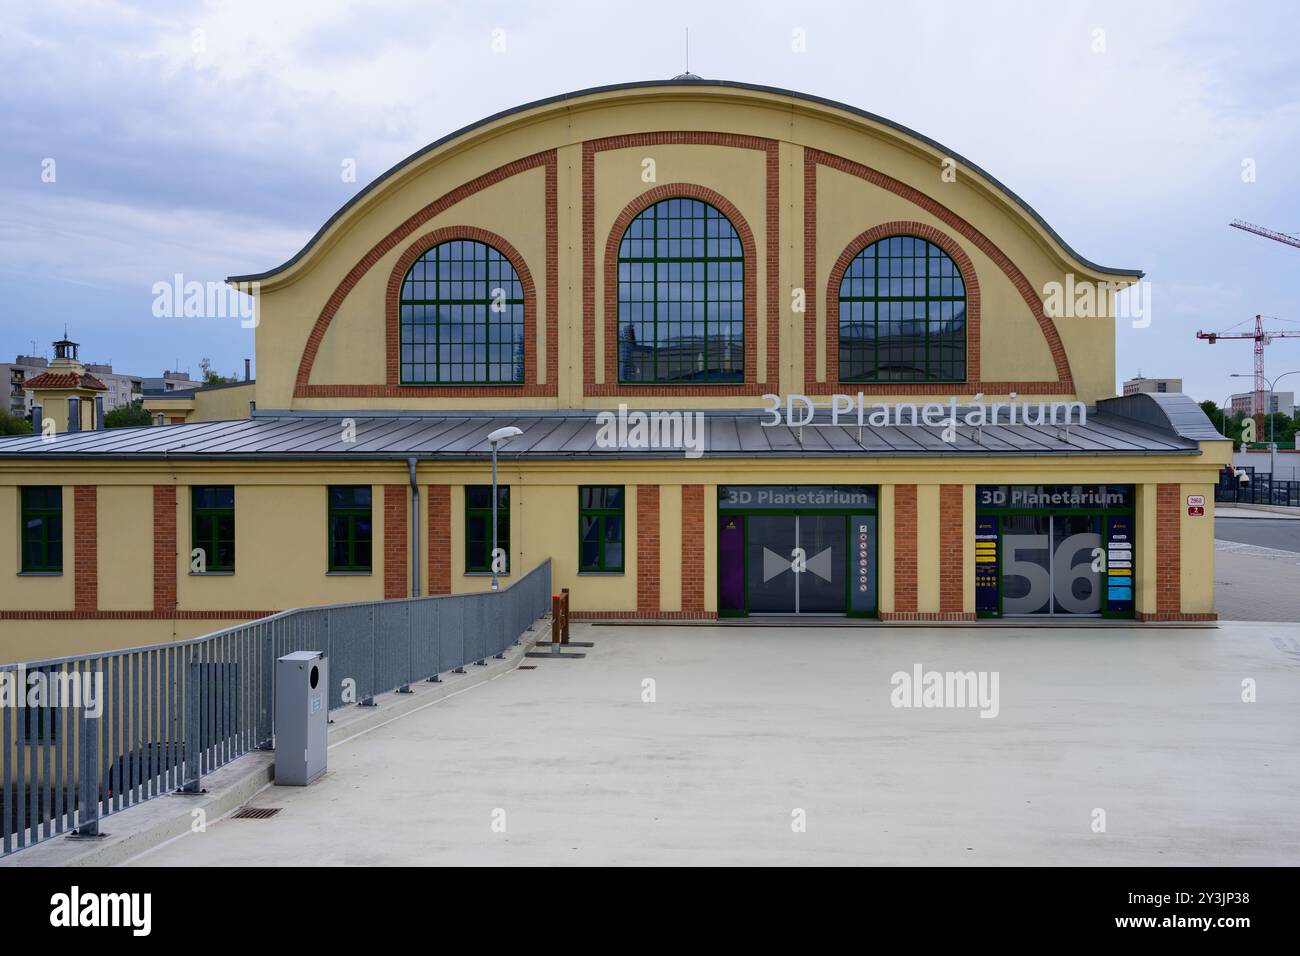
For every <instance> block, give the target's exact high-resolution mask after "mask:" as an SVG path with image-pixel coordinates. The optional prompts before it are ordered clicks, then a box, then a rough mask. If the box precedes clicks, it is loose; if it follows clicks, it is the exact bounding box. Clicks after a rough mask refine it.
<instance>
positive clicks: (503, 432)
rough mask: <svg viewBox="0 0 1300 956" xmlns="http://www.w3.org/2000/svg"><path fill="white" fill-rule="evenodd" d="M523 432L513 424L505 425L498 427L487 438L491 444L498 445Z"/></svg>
mask: <svg viewBox="0 0 1300 956" xmlns="http://www.w3.org/2000/svg"><path fill="white" fill-rule="evenodd" d="M522 434H523V431H522V430H521V429H518V428H515V426H514V425H507V426H506V427H505V428H498V429H497V430H496V431H494V432H493V433H492V434H490V435H488V437H487V440H488V441H489V442H491V443H492V444H493V445H499V444H501V443H503V442H508V441H509V440H510V439H512V438H518V437H519V436H520V435H522Z"/></svg>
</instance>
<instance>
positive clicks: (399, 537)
mask: <svg viewBox="0 0 1300 956" xmlns="http://www.w3.org/2000/svg"><path fill="white" fill-rule="evenodd" d="M409 493H410V485H384V599H385V600H388V599H389V598H404V597H409V596H410V593H411V589H410V586H409V585H408V583H407V576H406V549H407V547H408V546H409V542H408V541H407V535H406V496H407V495H408V494H409Z"/></svg>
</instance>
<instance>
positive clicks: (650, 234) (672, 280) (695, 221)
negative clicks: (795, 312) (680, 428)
mask: <svg viewBox="0 0 1300 956" xmlns="http://www.w3.org/2000/svg"><path fill="white" fill-rule="evenodd" d="M744 279H745V258H744V250H743V248H742V247H741V243H740V237H739V235H738V234H737V233H736V230H735V227H733V226H732V225H731V222H730V221H729V220H728V219H727V218H726V216H724V215H723V214H722V213H721V212H719V211H718V210H717V209H715V208H714V207H713V206H710V205H709V204H707V203H704V202H701V201H700V200H697V199H665V200H662V201H661V202H657V203H655V204H654V205H653V206H650V207H648V208H647V209H645V210H643V211H642V212H641V213H640V214H638V215H637V217H636V218H635V219H633V220H632V222H631V224H629V226H628V228H627V231H626V232H625V233H624V234H623V239H622V241H621V242H620V244H619V252H618V336H619V343H618V345H619V356H618V360H619V373H618V375H619V381H620V382H630V383H635V382H676V383H681V382H710V383H712V382H743V381H744V379H745V354H744V353H745V347H744V337H745V321H744V319H745V316H744V311H745V309H744V306H745V281H744Z"/></svg>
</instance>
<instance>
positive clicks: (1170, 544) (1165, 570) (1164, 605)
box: [1156, 484, 1183, 615]
mask: <svg viewBox="0 0 1300 956" xmlns="http://www.w3.org/2000/svg"><path fill="white" fill-rule="evenodd" d="M1181 495H1182V486H1181V485H1177V484H1160V485H1157V486H1156V614H1160V615H1165V614H1179V613H1181V611H1182V606H1183V595H1182V569H1183V553H1182V504H1181V500H1180V499H1181Z"/></svg>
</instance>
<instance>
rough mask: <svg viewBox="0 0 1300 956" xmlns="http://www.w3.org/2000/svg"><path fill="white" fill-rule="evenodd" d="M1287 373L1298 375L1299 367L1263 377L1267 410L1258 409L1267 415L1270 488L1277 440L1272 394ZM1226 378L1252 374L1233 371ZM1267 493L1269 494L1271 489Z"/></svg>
mask: <svg viewBox="0 0 1300 956" xmlns="http://www.w3.org/2000/svg"><path fill="white" fill-rule="evenodd" d="M1288 375H1300V369H1295V370H1293V371H1290V372H1283V373H1282V374H1281V375H1279V376H1277V378H1275V379H1273V380H1272V381H1271V382H1270V381H1269V380H1268V379H1267V378H1266V379H1264V381H1265V382H1268V404H1267V408H1268V410H1267V411H1264V410H1263V409H1260V411H1264V414H1265V415H1267V416H1268V480H1269V487H1270V488H1272V483H1273V482H1274V481H1276V480H1277V442H1275V441H1274V440H1273V427H1274V426H1273V396H1274V395H1275V394H1276V393H1277V383H1278V382H1280V381H1282V379H1284V378H1286V377H1287V376H1288ZM1228 378H1254V376H1253V375H1245V374H1243V373H1241V372H1233V373H1232V374H1231V375H1229V376H1228ZM1269 494H1270V495H1271V494H1272V491H1270V492H1269Z"/></svg>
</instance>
